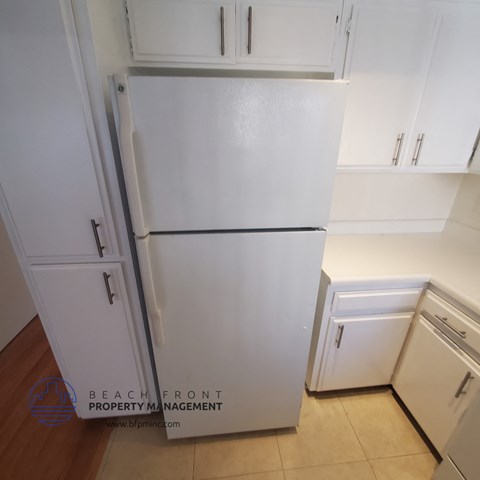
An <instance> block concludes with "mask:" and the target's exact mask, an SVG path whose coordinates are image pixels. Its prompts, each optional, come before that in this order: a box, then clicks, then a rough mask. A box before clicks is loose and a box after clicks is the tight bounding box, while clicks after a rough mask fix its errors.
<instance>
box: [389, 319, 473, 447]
mask: <svg viewBox="0 0 480 480" xmlns="http://www.w3.org/2000/svg"><path fill="white" fill-rule="evenodd" d="M469 373H470V375H468V374H469ZM479 377H480V368H479V367H478V365H476V364H475V363H474V362H473V361H472V360H471V359H470V358H469V357H468V356H467V355H466V354H465V353H463V352H462V351H461V350H460V349H459V348H458V347H456V346H455V345H454V344H453V343H452V342H450V341H449V340H447V339H446V337H444V336H443V334H441V333H440V332H439V331H438V330H437V329H436V328H434V327H433V326H432V325H431V324H430V323H429V322H428V321H427V320H425V319H424V318H423V317H420V320H419V322H418V323H417V325H416V327H415V331H414V333H413V335H412V338H411V339H410V342H409V343H408V345H407V349H406V353H405V356H404V358H403V360H402V363H401V365H400V369H399V371H398V373H397V375H396V376H395V379H394V383H393V386H394V388H395V390H396V391H397V393H398V395H399V396H400V398H401V399H402V401H403V402H404V403H405V405H406V406H407V407H408V409H409V410H410V412H411V413H412V415H413V416H414V417H415V420H417V422H418V423H419V424H420V426H421V427H422V429H423V430H424V431H425V433H426V434H427V436H428V437H429V439H430V440H431V441H432V443H433V445H434V446H435V448H436V449H437V450H438V451H439V452H441V451H442V450H443V448H444V447H445V445H446V443H447V441H448V439H449V437H450V435H451V434H452V432H453V430H454V428H455V427H456V426H457V424H458V421H459V420H460V417H461V416H462V414H463V412H464V411H465V410H466V409H467V408H468V406H469V404H470V402H471V400H472V398H473V397H474V396H475V395H476V393H477V392H478V391H479V390H480V378H479ZM462 386H463V389H460V387H462ZM460 392H462V393H460Z"/></svg>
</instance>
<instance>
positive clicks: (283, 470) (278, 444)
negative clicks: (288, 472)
mask: <svg viewBox="0 0 480 480" xmlns="http://www.w3.org/2000/svg"><path fill="white" fill-rule="evenodd" d="M275 441H276V442H277V450H278V456H279V457H280V465H281V466H282V474H283V480H286V477H285V467H284V466H283V459H282V452H281V451H280V443H279V441H278V434H277V430H276V429H275Z"/></svg>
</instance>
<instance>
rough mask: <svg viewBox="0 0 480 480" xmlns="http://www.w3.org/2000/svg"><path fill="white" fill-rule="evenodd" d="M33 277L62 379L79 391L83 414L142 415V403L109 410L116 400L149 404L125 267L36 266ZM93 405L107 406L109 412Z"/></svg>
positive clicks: (86, 416)
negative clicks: (122, 408) (123, 271)
mask: <svg viewBox="0 0 480 480" xmlns="http://www.w3.org/2000/svg"><path fill="white" fill-rule="evenodd" d="M32 274H33V277H34V281H35V284H36V289H37V291H38V293H39V297H40V299H41V302H42V318H41V320H42V322H43V323H44V325H45V327H46V329H47V331H48V332H50V336H53V337H54V344H53V345H52V349H53V350H54V354H55V356H56V358H57V361H58V363H59V366H60V369H61V371H62V375H63V378H64V380H66V381H67V382H69V383H70V385H71V386H72V387H73V389H74V390H75V393H76V396H77V405H76V409H77V414H78V416H79V417H81V418H94V417H106V416H112V415H119V414H120V415H128V414H134V413H139V411H141V410H142V409H141V408H139V406H138V405H136V406H134V408H132V410H120V408H121V407H119V408H113V407H112V408H110V406H111V405H110V404H111V403H114V402H117V403H118V402H139V403H141V402H146V399H144V398H142V395H141V394H142V384H143V381H142V379H141V376H140V373H139V371H140V369H139V366H140V365H139V362H138V361H137V359H138V357H137V354H136V353H137V352H136V351H135V350H134V347H133V342H134V338H133V331H132V330H131V328H130V326H131V322H130V313H129V311H128V310H127V308H128V307H126V306H127V305H128V302H127V297H126V291H125V287H124V279H123V275H122V271H121V266H120V264H114V263H112V264H103V265H51V266H34V267H32ZM92 392H94V393H93V394H92ZM117 392H118V393H117ZM118 394H120V397H121V398H120V397H119V395H118ZM92 402H93V403H97V402H100V403H102V405H103V404H106V403H107V404H109V405H107V406H105V408H106V409H108V410H105V409H104V407H103V406H102V409H99V408H98V405H95V406H91V403H92Z"/></svg>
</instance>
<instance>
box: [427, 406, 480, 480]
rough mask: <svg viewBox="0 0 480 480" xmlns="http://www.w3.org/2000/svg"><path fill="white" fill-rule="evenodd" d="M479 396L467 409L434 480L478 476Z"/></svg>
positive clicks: (465, 479)
mask: <svg viewBox="0 0 480 480" xmlns="http://www.w3.org/2000/svg"><path fill="white" fill-rule="evenodd" d="M479 447H480V397H478V398H477V399H476V400H475V402H474V405H473V406H472V407H471V408H470V409H469V411H468V413H467V414H466V415H465V418H464V419H463V420H462V424H461V427H460V429H459V430H458V431H457V432H456V434H455V436H454V438H453V440H452V442H451V443H450V444H449V446H448V448H447V456H445V458H444V460H443V462H442V463H441V464H440V466H439V467H438V469H437V470H436V472H435V474H434V476H433V478H434V480H477V479H478V478H480V455H479Z"/></svg>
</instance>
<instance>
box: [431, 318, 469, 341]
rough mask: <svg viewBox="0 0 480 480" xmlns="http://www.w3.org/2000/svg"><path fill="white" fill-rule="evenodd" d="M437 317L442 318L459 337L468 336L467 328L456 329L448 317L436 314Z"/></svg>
mask: <svg viewBox="0 0 480 480" xmlns="http://www.w3.org/2000/svg"><path fill="white" fill-rule="evenodd" d="M435 318H437V319H438V320H440V321H441V322H442V323H443V324H444V325H445V326H446V327H448V328H449V329H450V330H452V331H453V332H455V333H456V334H457V335H458V336H459V337H462V338H467V332H466V331H465V330H458V329H456V328H455V327H454V326H453V325H452V324H451V323H450V322H449V321H448V318H447V317H441V316H440V315H437V314H435Z"/></svg>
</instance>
